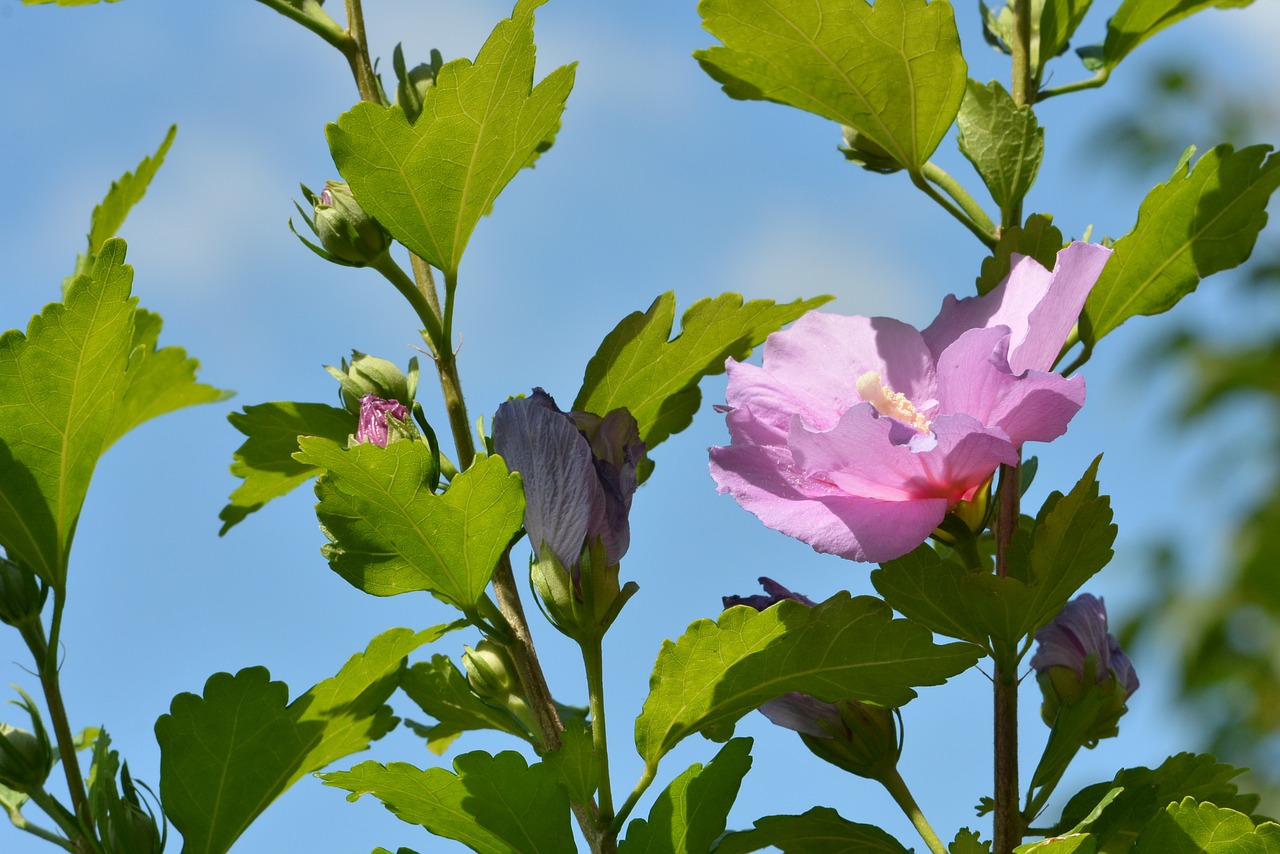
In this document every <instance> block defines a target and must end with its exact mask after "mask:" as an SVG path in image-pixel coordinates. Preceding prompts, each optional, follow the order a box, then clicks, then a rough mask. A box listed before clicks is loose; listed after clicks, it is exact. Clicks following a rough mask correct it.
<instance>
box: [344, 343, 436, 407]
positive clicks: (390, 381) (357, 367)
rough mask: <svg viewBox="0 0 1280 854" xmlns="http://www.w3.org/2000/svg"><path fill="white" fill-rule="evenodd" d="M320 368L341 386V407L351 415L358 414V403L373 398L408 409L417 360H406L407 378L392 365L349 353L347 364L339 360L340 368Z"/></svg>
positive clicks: (413, 392) (414, 393)
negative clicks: (392, 402)
mask: <svg viewBox="0 0 1280 854" xmlns="http://www.w3.org/2000/svg"><path fill="white" fill-rule="evenodd" d="M324 369H325V370H326V371H328V372H329V374H330V376H332V377H333V378H334V379H336V380H337V381H338V383H339V385H341V386H342V405H343V406H344V407H345V408H346V410H347V411H348V412H350V413H351V414H353V415H358V414H359V413H360V400H361V399H362V398H363V397H365V396H366V395H374V396H375V397H380V398H382V399H383V400H398V401H400V402H401V403H403V404H404V405H405V406H412V405H413V399H414V396H415V395H416V393H417V388H418V360H417V359H416V358H414V359H410V360H409V375H408V376H405V374H404V372H403V371H401V370H400V368H399V367H397V366H396V364H395V363H394V362H389V361H387V360H386V359H379V358H378V357H377V356H370V355H369V354H368V353H361V352H360V351H359V350H352V351H351V362H350V363H349V364H348V362H347V360H346V359H343V360H342V367H341V368H335V367H333V366H332V365H325V366H324Z"/></svg>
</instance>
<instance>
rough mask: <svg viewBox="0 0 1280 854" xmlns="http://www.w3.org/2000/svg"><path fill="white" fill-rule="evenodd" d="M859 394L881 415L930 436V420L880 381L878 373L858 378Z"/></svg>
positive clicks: (905, 398) (897, 392)
mask: <svg viewBox="0 0 1280 854" xmlns="http://www.w3.org/2000/svg"><path fill="white" fill-rule="evenodd" d="M858 394H860V395H862V399H863V400H865V401H866V402H867V403H869V404H871V405H872V406H874V407H875V408H876V411H877V412H879V413H880V414H881V415H887V416H889V417H890V418H892V419H894V420H895V421H901V422H902V423H903V424H906V425H907V426H908V427H910V428H912V429H914V430H916V431H918V432H920V433H923V434H925V435H928V434H929V419H927V418H925V417H924V416H923V415H921V414H920V413H919V411H918V410H917V409H916V407H915V404H913V403H912V402H911V401H909V400H907V396H906V395H905V394H903V393H902V392H900V391H894V390H893V389H891V388H889V386H887V385H885V384H884V383H883V382H882V381H881V380H880V374H879V373H878V372H876V371H867V372H866V373H865V374H863V375H862V376H860V377H858Z"/></svg>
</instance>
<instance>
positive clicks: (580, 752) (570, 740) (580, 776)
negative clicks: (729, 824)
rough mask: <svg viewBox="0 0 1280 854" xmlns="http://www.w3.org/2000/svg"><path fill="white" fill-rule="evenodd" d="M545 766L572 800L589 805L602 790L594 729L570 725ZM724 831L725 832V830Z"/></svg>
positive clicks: (583, 724) (572, 723) (546, 760)
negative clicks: (593, 738) (597, 792)
mask: <svg viewBox="0 0 1280 854" xmlns="http://www.w3.org/2000/svg"><path fill="white" fill-rule="evenodd" d="M542 761H543V763H544V764H546V765H547V766H549V767H550V768H551V769H552V770H553V771H555V773H556V782H558V783H559V784H560V787H561V788H563V789H564V791H565V794H567V795H568V796H569V800H571V801H573V802H574V803H577V804H589V803H591V799H592V798H594V797H595V794H596V789H598V788H600V763H599V761H598V760H597V759H596V751H595V744H594V743H593V742H592V735H591V725H590V724H587V723H585V722H583V721H570V722H569V723H567V724H566V725H565V728H564V732H562V733H560V748H559V749H558V750H553V751H551V752H549V753H546V754H544V755H543V757H542ZM722 829H723V828H722Z"/></svg>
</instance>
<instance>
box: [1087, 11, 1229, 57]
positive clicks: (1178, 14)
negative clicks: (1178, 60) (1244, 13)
mask: <svg viewBox="0 0 1280 854" xmlns="http://www.w3.org/2000/svg"><path fill="white" fill-rule="evenodd" d="M1252 2H1253V0H1124V2H1123V3H1121V4H1120V8H1119V9H1117V10H1116V13H1115V14H1114V15H1112V16H1111V20H1110V21H1108V22H1107V40H1106V41H1105V42H1104V43H1103V45H1102V65H1103V66H1104V67H1105V68H1107V69H1108V70H1110V69H1112V68H1115V67H1116V66H1117V65H1119V64H1120V60H1122V59H1124V58H1125V57H1126V56H1128V55H1129V54H1130V53H1131V52H1132V51H1133V49H1134V48H1136V47H1137V46H1138V45H1140V44H1142V43H1143V42H1144V41H1146V40H1147V39H1149V38H1151V37H1152V36H1154V35H1155V34H1156V33H1158V32H1160V31H1161V30H1163V29H1164V28H1165V27H1167V26H1170V25H1171V24H1176V23H1177V22H1178V21H1181V20H1182V19H1183V18H1187V17H1190V16H1191V15H1194V14H1195V13H1196V12H1202V11H1204V10H1205V9H1212V8H1218V9H1231V8H1239V7H1243V6H1248V5H1249V4H1251V3H1252Z"/></svg>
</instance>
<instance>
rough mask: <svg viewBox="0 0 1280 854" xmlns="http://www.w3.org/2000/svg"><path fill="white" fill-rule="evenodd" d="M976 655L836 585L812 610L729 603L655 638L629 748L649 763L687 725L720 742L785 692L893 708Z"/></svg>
mask: <svg viewBox="0 0 1280 854" xmlns="http://www.w3.org/2000/svg"><path fill="white" fill-rule="evenodd" d="M980 655H981V651H980V650H979V648H978V647H976V646H974V645H972V644H966V643H954V644H947V645H945V646H938V645H935V644H934V643H933V640H932V636H931V635H930V633H929V632H928V630H926V629H925V628H924V627H923V626H919V625H917V624H915V623H912V622H909V621H907V620H895V619H893V615H892V612H891V611H890V610H889V608H888V606H887V605H885V604H884V603H883V602H881V601H880V600H879V599H875V598H873V597H870V596H859V597H857V598H852V599H851V598H850V597H849V595H848V594H847V593H840V594H837V595H836V596H834V597H832V598H831V599H829V600H828V601H826V602H824V603H822V604H821V605H819V606H818V607H816V608H812V609H810V608H808V607H806V606H804V605H802V604H800V603H798V602H792V601H790V600H787V601H783V602H780V603H779V604H777V605H775V606H773V607H771V608H769V609H767V610H765V611H755V610H752V609H751V608H748V607H745V606H739V607H735V608H730V609H729V610H728V611H725V612H724V613H723V614H722V615H721V616H720V618H719V619H718V620H716V621H712V620H698V621H696V622H695V623H693V624H692V625H691V626H689V628H688V630H687V631H686V632H685V633H684V634H683V635H681V636H680V638H679V639H678V640H676V641H674V642H673V641H665V642H664V643H663V645H662V650H661V651H660V652H659V653H658V660H657V662H656V663H655V664H654V669H653V676H652V677H650V682H649V685H650V691H649V697H648V698H647V699H646V700H645V703H644V709H643V710H642V711H641V713H640V717H639V718H637V719H636V747H637V748H638V749H639V751H640V755H641V757H643V758H644V759H645V760H646V761H647V762H656V761H657V760H658V759H659V758H661V757H662V756H663V755H664V754H666V752H667V751H669V750H670V749H671V748H672V747H674V746H675V745H676V744H677V743H678V742H680V741H681V740H682V739H684V738H686V737H688V736H690V735H692V734H693V733H695V732H701V733H704V734H706V735H707V736H708V737H711V738H715V739H717V740H724V739H726V738H728V737H729V736H730V735H731V734H732V731H733V725H734V723H735V722H737V720H738V719H739V718H741V717H742V716H743V715H745V714H747V713H749V712H751V711H752V710H754V709H756V708H758V707H759V706H760V704H761V703H764V702H767V701H768V700H772V699H774V698H776V697H779V696H781V695H782V694H786V693H789V692H791V691H799V692H802V693H805V694H812V695H813V696H815V697H818V698H819V699H822V700H826V701H829V702H830V701H835V700H839V699H858V700H863V701H868V702H872V703H876V704H879V705H883V706H889V707H896V706H901V705H904V704H905V703H907V702H908V701H909V700H911V699H912V698H913V697H914V696H915V691H913V690H912V687H914V686H921V685H939V684H941V683H942V682H944V681H946V680H947V679H949V678H951V677H952V676H955V675H956V674H957V673H960V672H962V671H964V670H966V669H968V668H969V667H971V666H972V665H973V664H974V663H975V662H976V661H977V660H978V658H979V656H980Z"/></svg>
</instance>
